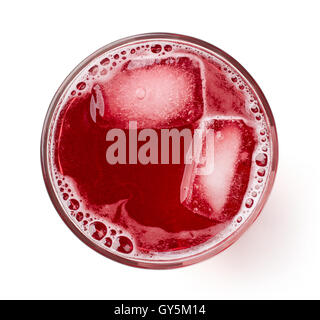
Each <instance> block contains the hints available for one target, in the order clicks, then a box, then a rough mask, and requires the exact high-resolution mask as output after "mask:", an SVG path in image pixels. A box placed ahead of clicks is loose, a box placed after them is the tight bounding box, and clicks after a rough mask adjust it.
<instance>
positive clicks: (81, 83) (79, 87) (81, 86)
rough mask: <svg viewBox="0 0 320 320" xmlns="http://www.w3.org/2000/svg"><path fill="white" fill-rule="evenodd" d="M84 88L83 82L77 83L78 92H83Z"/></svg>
mask: <svg viewBox="0 0 320 320" xmlns="http://www.w3.org/2000/svg"><path fill="white" fill-rule="evenodd" d="M85 87H86V84H85V82H79V83H78V84H77V89H78V90H84V88H85Z"/></svg>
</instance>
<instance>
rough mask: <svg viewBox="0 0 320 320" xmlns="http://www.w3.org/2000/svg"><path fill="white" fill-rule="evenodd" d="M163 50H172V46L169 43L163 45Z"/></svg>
mask: <svg viewBox="0 0 320 320" xmlns="http://www.w3.org/2000/svg"><path fill="white" fill-rule="evenodd" d="M164 50H165V51H167V52H170V51H171V50H172V47H171V46H170V44H166V45H165V46H164Z"/></svg>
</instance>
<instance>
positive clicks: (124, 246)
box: [115, 236, 133, 253]
mask: <svg viewBox="0 0 320 320" xmlns="http://www.w3.org/2000/svg"><path fill="white" fill-rule="evenodd" d="M115 249H116V250H117V251H118V252H121V253H130V252H132V250H133V243H132V241H131V240H130V239H129V238H127V237H125V236H120V237H118V238H117V240H116V243H115Z"/></svg>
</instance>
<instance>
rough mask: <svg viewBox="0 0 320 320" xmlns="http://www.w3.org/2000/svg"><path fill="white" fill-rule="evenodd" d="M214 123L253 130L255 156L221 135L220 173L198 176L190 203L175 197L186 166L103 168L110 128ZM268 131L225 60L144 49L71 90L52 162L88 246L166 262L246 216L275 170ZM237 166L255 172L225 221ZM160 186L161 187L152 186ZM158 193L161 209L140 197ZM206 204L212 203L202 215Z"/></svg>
mask: <svg viewBox="0 0 320 320" xmlns="http://www.w3.org/2000/svg"><path fill="white" fill-rule="evenodd" d="M102 110H104V111H103V112H102ZM208 117H209V118H212V119H214V120H215V121H218V122H219V121H220V123H225V124H227V123H229V124H231V123H237V125H239V123H241V125H242V126H244V127H246V128H249V129H246V130H252V132H253V135H254V137H253V139H252V155H251V156H250V154H246V153H245V151H242V152H241V153H240V151H239V150H241V148H242V147H241V143H242V140H241V139H242V136H241V134H242V133H241V130H240V129H238V128H237V125H234V126H232V125H230V126H228V125H226V126H225V128H224V127H223V126H222V127H221V128H220V129H218V130H217V128H216V131H215V144H216V146H215V148H216V149H215V153H216V155H215V161H216V163H215V168H216V169H217V170H216V171H215V172H214V173H213V174H211V175H209V176H202V177H194V181H196V182H197V183H195V184H194V185H193V187H192V188H194V189H193V194H192V195H190V194H189V195H186V196H185V197H184V201H186V199H187V200H188V201H186V203H187V204H186V203H184V201H181V203H180V199H179V194H178V191H179V190H180V187H181V185H180V184H181V181H182V180H183V179H182V178H183V173H184V166H176V167H175V166H173V165H169V166H161V165H160V166H158V167H157V168H158V169H157V171H153V170H154V167H153V169H148V166H141V165H137V166H136V168H135V170H134V173H133V172H132V171H131V169H130V168H127V167H126V166H122V167H121V166H120V168H119V167H113V168H109V169H105V168H103V167H101V163H103V164H104V165H105V166H107V163H106V162H105V147H106V145H105V133H106V128H109V127H117V128H122V129H124V130H128V125H127V124H128V121H130V120H136V121H137V123H138V128H154V129H157V130H160V129H161V128H176V127H178V128H190V129H192V130H194V129H195V128H196V127H197V126H199V123H201V121H202V119H205V118H208ZM218 122H217V123H218ZM76 123H78V124H81V126H80V125H79V127H76ZM218 126H219V125H218ZM77 130H78V131H77ZM239 130H240V131H239ZM268 132H269V124H268V121H267V118H266V115H265V114H264V110H263V108H262V106H261V105H260V103H259V101H258V99H257V98H256V96H255V93H254V91H253V90H252V88H251V87H250V86H249V85H248V84H247V83H246V82H245V80H244V79H243V78H242V76H241V75H240V74H238V73H237V71H236V70H235V69H233V68H232V67H231V66H230V65H228V64H227V63H226V62H224V61H223V60H222V59H220V58H219V57H217V56H215V55H213V54H212V53H211V52H205V51H204V50H202V49H200V48H198V47H193V46H191V45H186V44H184V43H176V42H168V41H149V42H141V43H134V44H128V45H125V46H123V47H121V48H117V49H115V50H111V51H108V52H106V53H104V54H102V55H101V56H100V57H98V58H96V59H95V60H94V61H92V62H90V63H89V65H87V66H86V67H85V68H84V69H83V70H82V71H81V72H80V74H79V75H78V76H77V77H76V78H75V79H74V81H73V82H72V83H71V84H70V85H69V87H68V88H67V90H66V93H65V94H64V95H63V96H62V98H61V101H60V103H59V108H57V110H56V114H55V115H54V121H53V124H52V127H51V131H50V137H51V139H50V142H51V144H50V147H51V148H50V152H49V156H50V157H49V161H50V165H51V169H52V177H53V180H54V181H55V187H56V192H57V194H58V196H59V199H60V201H61V203H62V204H63V206H64V208H65V210H66V212H68V214H69V216H70V218H71V219H72V220H73V222H74V223H75V224H76V225H77V226H78V228H79V229H80V230H81V231H82V232H83V233H85V234H86V235H87V236H88V237H89V238H90V239H91V240H92V241H94V242H95V243H96V244H98V245H99V246H101V247H103V248H105V249H106V250H110V251H112V252H117V254H119V255H126V256H128V255H132V256H134V257H136V258H141V259H145V258H147V259H153V258H154V259H159V258H160V259H161V258H163V259H170V258H173V257H174V258H176V257H183V256H185V255H188V254H190V252H192V253H197V252H200V251H203V250H205V248H206V247H208V248H209V247H210V246H212V243H217V242H219V241H221V240H222V239H224V238H226V237H227V236H228V235H229V234H231V233H232V232H234V230H235V229H236V228H238V227H239V226H240V225H241V224H242V223H244V221H245V220H246V219H247V218H248V217H249V216H250V214H251V212H252V211H253V210H254V208H255V204H257V203H258V202H259V198H260V196H261V194H262V191H263V189H264V186H265V182H266V180H267V177H268V174H269V171H270V165H269V164H270V158H271V154H270V139H269V135H268ZM77 133H79V134H80V135H79V137H77ZM81 139H87V140H86V141H90V144H92V149H90V148H89V149H90V150H100V151H101V154H100V153H99V152H98V153H99V154H98V153H97V154H95V155H90V150H89V149H88V145H86V143H84V142H83V141H82V140H81ZM69 142H70V143H69ZM71 142H72V143H71ZM82 142H83V143H82ZM88 152H89V154H88ZM72 156H74V158H72ZM241 157H242V159H241ZM248 157H250V158H249V159H248ZM66 159H67V160H66ZM70 159H72V161H70ZM239 159H240V160H239ZM238 161H240V164H239V163H238ZM241 161H243V163H245V167H243V168H241V170H248V172H249V174H248V179H247V182H246V183H247V185H245V188H244V190H243V192H242V193H241V196H242V200H241V199H240V200H239V199H238V200H237V201H238V204H237V206H236V207H234V208H236V212H233V211H232V210H231V211H232V213H231V214H229V215H222V213H221V212H222V211H223V208H224V206H225V205H226V202H227V201H229V200H230V199H228V200H227V197H229V198H230V197H231V198H232V196H233V195H234V194H236V191H235V190H236V189H237V181H236V179H237V177H238V176H237V174H236V172H237V171H236V170H237V168H238V166H239V165H240V166H241ZM83 170H87V172H83ZM104 170H107V171H106V172H105V171H104ZM108 170H109V171H108ZM148 170H150V171H149V172H150V178H151V179H154V180H152V181H146V179H144V180H142V181H138V182H139V183H141V184H140V185H139V184H138V185H137V184H135V183H134V182H135V179H136V176H134V174H136V173H137V172H138V173H139V172H141V173H143V174H142V175H143V176H144V177H145V176H146V173H145V172H146V171H148ZM115 171H116V173H114V172H115ZM239 172H240V171H239ZM92 173H94V175H93V174H92ZM153 174H154V175H153ZM99 175H101V179H100V178H99ZM119 175H120V176H122V177H124V176H125V175H127V178H128V179H127V181H125V183H124V181H122V182H121V183H119V179H118V178H119ZM159 181H160V182H159ZM179 181H180V182H179ZM158 182H159V183H162V184H163V186H164V187H163V188H161V186H158V187H155V184H157V183H158ZM178 182H179V183H178ZM238 183H241V181H238ZM142 185H145V186H142ZM169 186H170V187H169ZM197 186H198V187H199V186H200V190H196V188H197ZM140 187H141V188H140ZM153 188H154V190H157V192H158V193H159V194H158V197H159V199H160V200H159V202H157V201H155V200H154V199H153V198H152V199H151V200H150V201H149V200H148V199H145V198H144V193H145V192H149V190H153ZM166 188H168V190H169V191H168V190H165V189H166ZM170 188H172V189H170ZM232 188H234V189H232ZM171 190H177V198H174V199H173V200H172V203H169V202H170V201H169V199H170V197H175V194H172V192H171V193H170V191H171ZM231 191H232V192H231ZM147 194H148V193H147ZM153 196H155V195H152V194H151V195H150V197H153ZM155 199H156V198H155ZM165 201H168V206H167V208H166V207H165V204H163V202H165ZM201 201H205V202H206V204H205V205H204V204H203V203H202V207H201V203H199V202H201ZM230 201H232V199H231V200H230ZM173 202H175V203H174V204H173ZM157 205H159V206H162V207H161V210H162V211H161V210H159V209H158V208H157ZM204 206H206V208H207V209H208V210H207V209H204ZM139 210H140V211H141V212H142V213H139ZM210 210H212V211H213V212H215V215H214V214H212V216H211V213H210ZM144 211H145V212H147V211H149V213H150V214H149V215H150V216H148V215H147V214H145V212H144ZM231 211H229V212H231ZM220 213H221V214H220Z"/></svg>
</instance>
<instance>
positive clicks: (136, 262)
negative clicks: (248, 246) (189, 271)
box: [40, 33, 279, 269]
mask: <svg viewBox="0 0 320 320" xmlns="http://www.w3.org/2000/svg"><path fill="white" fill-rule="evenodd" d="M148 40H169V41H182V42H185V43H188V44H191V45H194V46H197V47H200V48H201V49H202V50H203V49H204V50H205V51H207V52H209V53H210V52H211V53H213V55H216V56H218V58H219V59H221V60H223V61H224V62H225V63H227V64H230V65H231V66H232V67H233V68H234V69H235V70H236V71H237V72H238V73H239V74H240V75H241V76H242V77H243V78H244V79H245V80H246V82H247V84H248V85H250V86H251V89H252V90H253V91H254V93H255V94H256V98H257V99H258V100H259V103H260V104H261V105H262V106H263V108H264V111H265V113H266V121H267V122H268V125H269V129H270V142H271V155H272V163H271V168H270V172H269V176H268V177H267V181H266V185H265V187H264V189H263V191H262V194H261V197H260V199H259V201H258V203H257V205H256V206H255V208H254V210H253V212H252V213H251V214H250V215H249V217H248V218H247V219H246V221H244V222H243V223H242V224H241V225H240V226H239V227H237V229H236V230H234V232H232V233H231V234H230V235H229V236H228V237H226V238H224V239H223V240H222V241H221V242H219V243H216V244H214V245H213V246H212V247H210V248H209V249H206V250H204V251H201V252H198V253H196V254H194V255H190V256H187V257H182V258H176V259H172V260H154V261H152V260H145V259H139V258H132V257H130V256H128V257H123V256H120V255H117V254H116V253H112V252H110V251H107V250H106V249H103V248H101V247H100V246H98V245H97V244H96V243H95V242H93V241H92V240H90V239H89V238H88V237H87V236H85V235H84V234H83V233H82V232H81V231H80V229H79V228H78V227H77V226H76V225H75V224H74V223H73V222H72V220H71V219H70V218H69V216H68V214H67V213H66V212H65V209H64V208H63V206H62V204H61V202H60V200H59V198H58V197H57V194H56V191H55V189H54V187H53V182H52V179H51V175H50V168H49V160H48V138H49V131H50V125H51V121H52V117H53V115H54V111H55V109H56V107H57V105H58V102H59V100H60V98H61V96H62V95H63V93H64V92H65V89H66V88H67V86H68V85H69V84H70V82H71V81H72V80H73V79H74V78H75V77H76V76H77V75H78V73H79V72H80V71H81V70H82V69H83V68H84V67H85V66H87V65H88V64H89V63H90V62H92V61H93V60H94V59H96V58H97V57H98V56H99V55H101V54H102V53H105V52H107V51H110V50H112V49H114V48H118V47H121V46H123V45H128V44H130V42H138V41H148ZM40 155H41V168H42V174H43V179H44V182H45V185H46V188H47V192H48V194H49V197H50V199H51V201H52V203H53V205H54V207H55V209H56V211H57V213H58V214H59V215H60V217H61V218H62V220H63V221H64V223H65V224H66V225H67V226H68V227H69V229H70V230H71V231H72V232H73V233H74V234H75V235H76V236H77V237H78V238H79V239H80V240H81V241H83V242H84V243H85V244H86V245H87V246H89V247H90V248H91V249H93V250H95V251H97V252H98V253H100V254H102V255H104V256H105V257H107V258H109V259H112V260H114V261H117V262H120V263H122V264H126V265H129V266H134V267H140V268H147V269H172V268H179V267H183V266H187V265H192V264H194V263H197V262H200V261H203V260H206V259H208V258H210V257H212V256H214V255H216V254H218V253H220V252H221V251H223V250H225V249H226V248H228V247H229V246H230V245H232V244H233V243H234V242H235V241H236V240H237V239H239V237H240V236H241V235H242V234H243V233H244V232H245V231H246V230H247V229H248V228H249V226H250V225H251V224H252V223H253V222H254V221H255V220H256V219H257V217H258V216H259V214H260V212H261V210H262V208H263V207H264V205H265V203H266V201H267V199H268V197H269V195H270V192H271V190H272V187H273V184H274V179H275V176H276V172H277V166H278V157H279V156H278V138H277V131H276V125H275V120H274V117H273V114H272V111H271V109H270V106H269V103H268V101H267V99H266V97H265V96H264V94H263V92H262V90H261V88H260V87H259V85H258V84H257V83H256V81H255V80H254V79H253V77H252V76H251V75H250V74H249V72H248V71H247V70H246V69H245V68H244V67H243V66H242V65H241V64H240V63H239V62H238V61H237V60H235V59H234V58H232V57H231V56H230V55H229V54H227V53H226V52H224V51H223V50H221V49H219V48H217V47H216V46H214V45H212V44H210V43H208V42H205V41H203V40H200V39H197V38H194V37H190V36H185V35H181V34H175V33H144V34H138V35H133V36H129V37H126V38H122V39H119V40H116V41H113V42H111V43H109V44H107V45H105V46H103V47H101V48H100V49H98V50H96V51H95V52H93V53H92V54H90V55H89V56H88V57H87V58H85V59H84V60H83V61H82V62H80V63H79V64H78V65H77V66H76V67H75V68H74V69H73V70H72V71H71V72H70V74H69V75H68V76H67V77H66V78H65V80H64V81H63V82H62V84H61V85H60V86H59V88H58V90H57V91H56V93H55V95H54V97H53V98H52V100H51V102H50V105H49V108H48V111H47V114H46V117H45V120H44V124H43V129H42V134H41V145H40Z"/></svg>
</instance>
